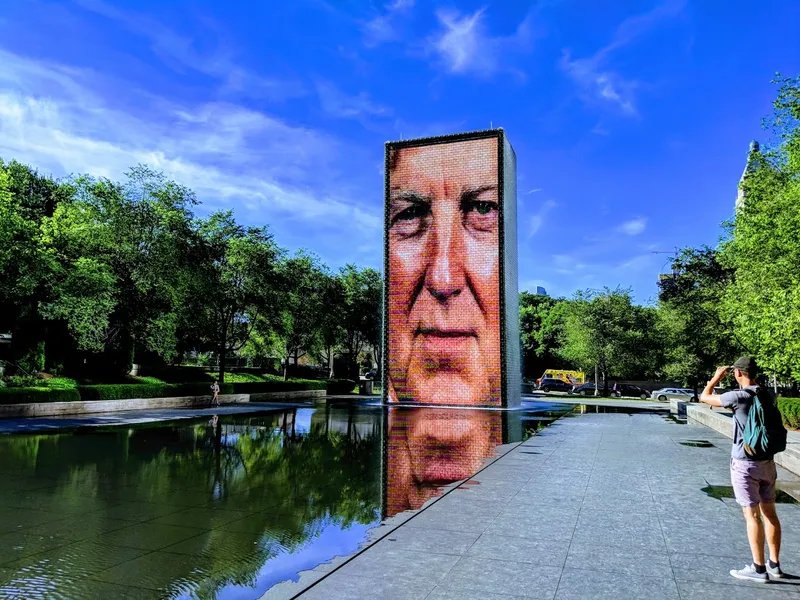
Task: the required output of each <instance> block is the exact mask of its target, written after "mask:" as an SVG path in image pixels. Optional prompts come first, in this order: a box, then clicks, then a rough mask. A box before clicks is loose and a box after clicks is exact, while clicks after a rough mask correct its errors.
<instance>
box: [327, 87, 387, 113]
mask: <svg viewBox="0 0 800 600" xmlns="http://www.w3.org/2000/svg"><path fill="white" fill-rule="evenodd" d="M317 94H318V96H319V99H320V103H321V104H322V109H323V110H324V111H325V112H326V113H328V114H329V115H331V116H333V117H337V118H344V119H352V118H359V117H365V116H379V117H381V116H383V117H385V116H389V115H391V112H392V111H391V109H389V108H388V107H386V106H382V105H380V104H377V103H375V102H373V101H372V100H371V99H370V97H369V95H368V94H367V93H366V92H361V93H359V94H358V95H356V96H348V95H347V94H344V93H342V92H341V91H339V89H337V88H336V86H335V85H333V84H332V83H330V82H329V81H318V82H317Z"/></svg>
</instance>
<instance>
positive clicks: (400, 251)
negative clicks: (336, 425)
mask: <svg viewBox="0 0 800 600" xmlns="http://www.w3.org/2000/svg"><path fill="white" fill-rule="evenodd" d="M387 158H388V168H389V185H388V194H389V197H388V198H387V226H388V233H387V243H388V264H387V267H388V278H387V284H388V285H387V289H388V296H387V305H388V315H387V328H388V329H387V342H388V343H387V354H388V356H387V358H388V383H389V399H390V400H391V401H400V402H424V403H432V404H480V405H494V406H499V405H500V403H501V369H500V365H501V355H500V311H501V305H500V251H499V244H500V209H501V207H500V193H499V192H500V190H499V181H498V139H497V138H496V137H487V138H483V139H471V140H464V141H454V142H447V143H437V144H428V145H422V146H411V147H401V148H398V149H390V151H389V155H388V157H387Z"/></svg>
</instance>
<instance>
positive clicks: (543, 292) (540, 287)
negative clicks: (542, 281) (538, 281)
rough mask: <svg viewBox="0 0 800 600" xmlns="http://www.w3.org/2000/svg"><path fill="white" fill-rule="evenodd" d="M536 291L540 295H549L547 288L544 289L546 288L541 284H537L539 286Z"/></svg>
mask: <svg viewBox="0 0 800 600" xmlns="http://www.w3.org/2000/svg"><path fill="white" fill-rule="evenodd" d="M536 293H537V294H538V295H539V296H547V290H546V289H544V288H543V287H542V286H540V285H537V286H536Z"/></svg>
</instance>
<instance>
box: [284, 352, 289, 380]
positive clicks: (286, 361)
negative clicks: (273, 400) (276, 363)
mask: <svg viewBox="0 0 800 600" xmlns="http://www.w3.org/2000/svg"><path fill="white" fill-rule="evenodd" d="M283 380H284V381H288V380H289V354H288V353H287V354H286V356H285V357H284V358H283Z"/></svg>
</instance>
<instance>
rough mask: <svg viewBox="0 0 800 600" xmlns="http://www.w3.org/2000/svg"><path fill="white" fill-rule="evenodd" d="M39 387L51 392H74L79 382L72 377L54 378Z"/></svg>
mask: <svg viewBox="0 0 800 600" xmlns="http://www.w3.org/2000/svg"><path fill="white" fill-rule="evenodd" d="M39 385H41V386H42V387H48V388H50V389H51V390H74V389H75V388H76V387H78V382H77V381H75V380H74V379H72V378H70V377H53V378H51V379H46V380H45V381H42V382H41V383H40V384H39Z"/></svg>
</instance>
